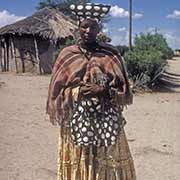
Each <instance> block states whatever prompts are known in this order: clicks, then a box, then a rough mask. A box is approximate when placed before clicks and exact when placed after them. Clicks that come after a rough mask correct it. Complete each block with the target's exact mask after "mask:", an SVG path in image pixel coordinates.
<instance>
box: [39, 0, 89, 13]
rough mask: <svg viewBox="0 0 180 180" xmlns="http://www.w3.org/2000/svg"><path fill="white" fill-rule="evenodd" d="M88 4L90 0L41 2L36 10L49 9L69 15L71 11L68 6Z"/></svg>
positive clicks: (43, 0)
mask: <svg viewBox="0 0 180 180" xmlns="http://www.w3.org/2000/svg"><path fill="white" fill-rule="evenodd" d="M88 2H90V0H41V1H40V2H39V4H38V6H37V9H42V8H44V7H50V8H55V9H58V10H60V11H61V12H63V13H64V14H65V15H70V14H71V11H70V9H69V5H71V4H79V3H88Z"/></svg>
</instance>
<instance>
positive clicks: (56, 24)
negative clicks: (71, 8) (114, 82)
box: [0, 7, 77, 42]
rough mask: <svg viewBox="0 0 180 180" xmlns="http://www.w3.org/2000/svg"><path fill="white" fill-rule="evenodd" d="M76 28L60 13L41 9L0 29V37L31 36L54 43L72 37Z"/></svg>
mask: <svg viewBox="0 0 180 180" xmlns="http://www.w3.org/2000/svg"><path fill="white" fill-rule="evenodd" d="M76 28H77V26H76V25H75V24H74V23H73V22H72V21H71V20H70V19H69V18H68V17H66V16H64V15H63V14H62V13H61V12H59V11H57V10H55V9H50V8H47V7H46V8H43V9H41V10H39V11H37V12H36V13H34V14H33V15H32V16H29V17H27V18H25V19H23V20H20V21H18V22H16V23H13V24H10V25H6V26H4V27H2V28H0V36H1V35H5V34H18V35H24V34H32V35H35V36H36V35H37V36H41V37H42V38H44V39H50V40H52V41H53V42H56V41H57V40H59V39H64V38H67V37H71V36H72V37H73V36H74V33H73V32H74V30H75V29H76Z"/></svg>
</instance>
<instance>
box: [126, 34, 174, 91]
mask: <svg viewBox="0 0 180 180" xmlns="http://www.w3.org/2000/svg"><path fill="white" fill-rule="evenodd" d="M172 56H173V51H172V49H171V48H169V46H168V44H167V42H166V39H165V38H164V37H163V35H161V34H158V33H156V34H149V33H148V34H140V36H136V38H135V41H134V47H133V50H132V51H128V52H126V53H125V56H124V59H125V61H126V64H127V69H128V73H129V76H130V78H131V79H132V81H133V86H134V87H141V88H146V87H148V88H149V87H152V86H154V85H156V84H157V82H158V80H159V78H160V76H161V74H162V72H163V70H164V69H165V66H166V64H167V61H166V59H168V58H171V57H172Z"/></svg>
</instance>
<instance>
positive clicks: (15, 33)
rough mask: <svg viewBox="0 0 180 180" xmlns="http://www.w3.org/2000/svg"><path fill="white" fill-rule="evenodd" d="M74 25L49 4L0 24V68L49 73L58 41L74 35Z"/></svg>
mask: <svg viewBox="0 0 180 180" xmlns="http://www.w3.org/2000/svg"><path fill="white" fill-rule="evenodd" d="M76 28H77V27H76V25H75V24H74V23H73V22H72V21H71V20H70V19H69V18H68V17H66V16H64V15H63V14H62V13H61V12H59V11H57V10H55V9H50V8H44V9H41V10H39V11H37V12H36V13H35V14H33V15H32V16H30V17H27V18H25V19H23V20H20V21H18V22H16V23H13V24H10V25H7V26H4V27H2V28H0V72H5V71H11V72H17V73H23V72H38V73H51V70H52V62H53V53H54V51H55V49H56V47H57V45H58V44H61V43H64V42H65V41H66V39H67V38H73V37H74V33H73V32H74V30H75V29H76Z"/></svg>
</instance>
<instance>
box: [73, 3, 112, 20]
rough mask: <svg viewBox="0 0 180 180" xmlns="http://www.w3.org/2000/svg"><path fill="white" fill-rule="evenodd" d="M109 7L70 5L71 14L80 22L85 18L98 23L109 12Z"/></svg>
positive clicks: (100, 5)
mask: <svg viewBox="0 0 180 180" xmlns="http://www.w3.org/2000/svg"><path fill="white" fill-rule="evenodd" d="M110 7H111V6H110V5H104V4H95V3H87V4H79V5H75V4H71V5H70V9H71V11H72V13H73V14H74V15H76V17H77V18H78V20H79V21H80V22H81V21H83V20H84V19H87V18H93V19H96V20H97V21H98V22H99V21H100V20H101V19H102V18H103V17H104V16H105V15H106V14H107V13H108V12H109V10H110Z"/></svg>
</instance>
